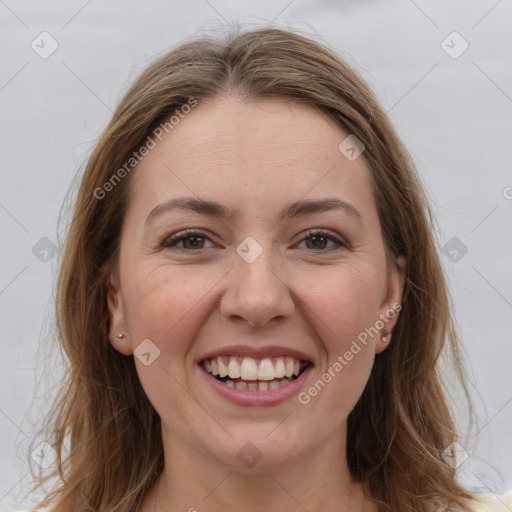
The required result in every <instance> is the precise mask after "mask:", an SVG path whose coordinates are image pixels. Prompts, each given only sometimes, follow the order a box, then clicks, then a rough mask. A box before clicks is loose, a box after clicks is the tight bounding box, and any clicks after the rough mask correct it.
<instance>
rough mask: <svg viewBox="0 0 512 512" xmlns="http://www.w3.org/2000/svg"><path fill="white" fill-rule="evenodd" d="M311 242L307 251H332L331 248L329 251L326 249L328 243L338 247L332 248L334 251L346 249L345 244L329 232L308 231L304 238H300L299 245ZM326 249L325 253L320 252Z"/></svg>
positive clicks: (319, 230)
mask: <svg viewBox="0 0 512 512" xmlns="http://www.w3.org/2000/svg"><path fill="white" fill-rule="evenodd" d="M308 241H311V242H312V244H310V246H309V247H307V249H312V250H313V251H319V250H320V252H327V251H329V250H332V249H333V247H331V248H330V249H328V248H327V244H328V242H329V241H331V242H334V244H336V245H337V246H338V247H334V249H337V248H338V249H339V248H343V247H344V248H348V246H347V244H346V243H345V242H344V241H343V240H342V239H341V238H340V237H338V236H337V235H335V234H333V233H331V232H330V231H324V230H321V229H315V230H312V231H309V232H308V233H306V236H304V237H303V238H302V240H301V241H300V242H299V243H302V242H308ZM322 249H327V251H325V250H322Z"/></svg>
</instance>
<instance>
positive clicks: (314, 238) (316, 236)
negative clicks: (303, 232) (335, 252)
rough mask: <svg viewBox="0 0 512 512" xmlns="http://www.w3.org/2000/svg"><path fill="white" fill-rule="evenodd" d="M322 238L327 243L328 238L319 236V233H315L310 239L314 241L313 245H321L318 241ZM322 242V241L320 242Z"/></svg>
mask: <svg viewBox="0 0 512 512" xmlns="http://www.w3.org/2000/svg"><path fill="white" fill-rule="evenodd" d="M314 240H316V242H314ZM320 240H322V241H323V242H324V243H325V240H326V238H325V237H324V236H318V235H314V236H312V237H311V238H310V241H311V242H313V245H314V246H315V247H320V245H319V244H318V242H319V241H320ZM320 243H321V242H320ZM321 247H322V248H323V247H324V245H323V244H322V245H321Z"/></svg>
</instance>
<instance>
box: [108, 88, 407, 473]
mask: <svg viewBox="0 0 512 512" xmlns="http://www.w3.org/2000/svg"><path fill="white" fill-rule="evenodd" d="M348 135H349V134H348V133H345V132H344V131H343V130H342V129H341V128H339V127H338V126H337V125H336V123H334V121H332V120H331V119H329V118H328V117H327V116H325V115H324V114H323V113H321V112H319V111H318V110H315V109H313V108H311V107H309V106H306V105H302V104H294V103H284V102H281V101H277V100H273V101H266V102H257V103H248V102H246V101H243V100H240V99H237V98H232V97H224V98H218V99H216V100H215V101H213V102H210V103H201V104H199V105H198V106H197V107H195V108H194V109H192V111H191V112H190V113H189V114H188V115H187V116H185V117H184V119H181V120H180V122H179V124H178V125H176V126H175V127H174V129H173V130H172V131H170V133H169V134H167V135H165V136H164V137H163V138H162V140H161V141H158V139H155V141H156V142H157V145H156V147H154V148H153V149H151V151H150V152H149V154H148V155H147V156H146V157H145V158H144V159H143V160H142V162H141V163H140V164H139V165H138V167H137V169H136V170H134V171H133V176H131V178H130V179H131V180H132V181H131V183H130V197H129V202H128V208H127V212H126V217H125V221H124V225H123V230H122V236H121V250H120V261H119V269H118V270H119V272H118V276H119V277H118V278H116V277H114V274H112V275H111V276H110V279H109V285H110V292H109V310H110V315H111V325H112V327H111V340H112V343H113V345H114V347H115V348H116V349H117V350H119V351H120V352H122V353H123V354H125V355H130V354H133V353H134V357H135V363H136V367H137V372H138V375H139V378H140V381H141V383H142V386H143V387H144V390H145V392H146V394H147V396H148V398H149V400H150V401H151V403H152V404H153V406H154V407H155V409H156V411H157V412H158V414H159V415H160V417H161V419H162V426H163V436H164V444H167V446H173V447H176V449H181V450H183V449H185V450H188V452H189V453H190V454H193V453H194V454H195V455H198V456H201V457H202V458H203V459H209V460H210V461H213V462H215V461H218V462H221V463H223V464H225V465H227V466H228V467H230V468H236V469H237V470H242V471H245V470H248V469H247V468H251V467H252V465H254V463H255V462H257V466H256V467H257V468H267V469H268V468H271V467H273V468H276V467H286V466H287V465H290V464H295V463H296V462H297V461H299V460H300V459H302V458H304V457H306V456H307V455H308V454H311V453H314V452H315V451H316V450H318V449H320V448H321V446H324V447H325V446H327V444H329V443H331V446H333V445H332V442H333V440H335V441H334V442H335V443H338V446H341V445H343V446H344V444H343V443H344V441H345V438H344V436H345V435H346V420H347V416H348V414H349V413H350V411H351V410H352V409H353V407H354V405H355V404H356V402H357V401H358V399H359V397H360V396H361V393H362V391H363V389H364V387H365V385H366V382H367V380H368V378H369V375H370V371H371V368H372V364H373V361H374V357H375V354H376V353H378V352H380V351H382V350H384V349H385V347H386V343H385V342H383V341H381V336H380V334H381V333H380V330H382V325H383V323H382V318H384V320H387V319H388V318H392V319H391V320H390V321H388V322H387V323H386V325H385V327H387V328H391V329H392V327H393V326H394V324H395V322H396V319H397V316H398V312H397V310H396V305H397V303H399V302H400V298H401V287H402V282H401V278H400V274H399V273H398V272H397V271H396V269H394V268H393V269H388V267H387V265H386V258H385V250H384V245H383V240H382V236H381V229H380V225H379V218H378V215H377V210H376V205H375V202H374V198H373V194H372V188H371V183H370V174H369V170H368V167H367V163H366V162H365V159H364V153H363V155H362V156H360V157H358V158H356V159H354V158H353V157H354V155H356V153H354V152H352V151H350V149H349V150H348V151H346V148H347V144H348V146H350V144H349V141H346V142H345V143H344V145H343V146H342V148H345V150H344V153H343V152H342V151H341V150H340V149H339V148H338V146H339V145H340V143H342V142H343V141H344V140H345V139H346V137H347V136H348ZM345 155H347V156H348V157H350V158H347V156H345ZM103 200H104V201H108V196H107V197H106V198H105V199H103ZM176 200H179V202H177V201H176ZM186 230H193V231H192V232H188V233H187V232H186ZM178 237H183V238H181V239H180V238H178ZM400 263H402V262H400ZM376 330H379V332H378V333H376ZM119 332H123V333H125V335H126V337H125V338H124V339H118V338H116V336H117V334H118V333H119ZM391 342H392V341H391ZM137 347H138V348H137ZM219 358H220V359H219ZM208 371H210V372H211V373H212V374H215V373H216V374H217V378H216V377H214V376H213V375H210V374H209V373H208ZM226 372H228V375H226ZM300 372H301V373H300ZM297 373H300V375H299V376H298V377H297V378H295V377H294V375H296V374H297ZM222 375H226V376H225V377H224V378H222V377H221V376H222ZM286 375H288V376H289V377H290V378H288V379H287V378H286ZM219 379H221V380H219ZM248 443H251V444H248ZM326 443H327V444H326ZM340 443H341V444H340Z"/></svg>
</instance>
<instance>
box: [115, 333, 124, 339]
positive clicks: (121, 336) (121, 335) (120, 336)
mask: <svg viewBox="0 0 512 512" xmlns="http://www.w3.org/2000/svg"><path fill="white" fill-rule="evenodd" d="M117 337H118V338H119V339H123V338H124V337H125V336H124V334H123V333H122V332H120V333H119V334H118V335H117Z"/></svg>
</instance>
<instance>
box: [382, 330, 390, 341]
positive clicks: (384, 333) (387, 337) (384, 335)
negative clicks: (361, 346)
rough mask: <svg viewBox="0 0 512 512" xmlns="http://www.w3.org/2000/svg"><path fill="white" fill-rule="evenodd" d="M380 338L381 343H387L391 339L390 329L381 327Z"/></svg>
mask: <svg viewBox="0 0 512 512" xmlns="http://www.w3.org/2000/svg"><path fill="white" fill-rule="evenodd" d="M380 339H381V340H382V342H383V343H387V342H388V341H389V340H390V339H391V331H390V330H389V329H382V333H381V335H380Z"/></svg>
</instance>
